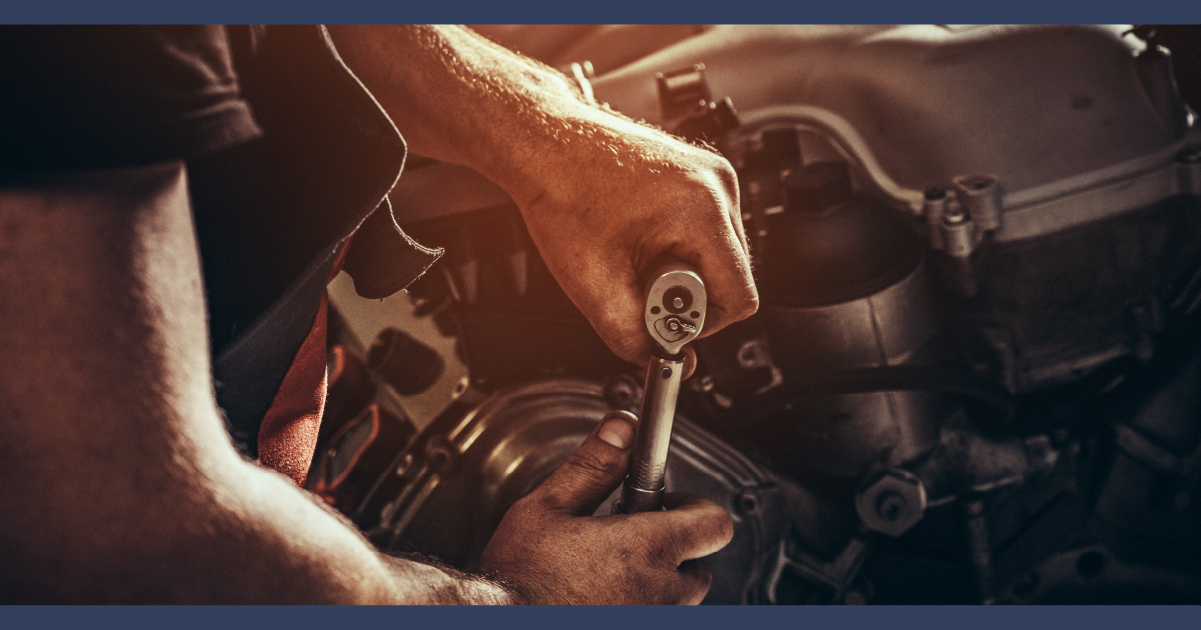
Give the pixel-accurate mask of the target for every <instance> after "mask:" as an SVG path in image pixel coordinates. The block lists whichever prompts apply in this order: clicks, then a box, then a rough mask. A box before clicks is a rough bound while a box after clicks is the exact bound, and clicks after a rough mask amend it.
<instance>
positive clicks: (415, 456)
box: [372, 379, 809, 604]
mask: <svg viewBox="0 0 1201 630" xmlns="http://www.w3.org/2000/svg"><path fill="white" fill-rule="evenodd" d="M604 390H605V388H604V387H603V386H602V384H601V383H600V382H596V381H587V380H580V379H547V380H540V381H534V382H530V383H526V384H523V385H521V386H519V387H515V388H511V389H507V390H503V391H500V392H497V393H495V394H493V395H491V396H489V397H488V398H487V399H484V400H480V399H478V398H472V401H473V402H471V404H470V406H465V407H457V408H452V409H449V410H448V413H447V414H445V415H444V416H442V417H440V418H439V419H438V420H436V421H435V422H434V423H433V424H431V425H430V426H429V427H427V428H426V429H425V430H424V432H423V434H422V436H420V437H419V438H418V439H417V440H416V441H415V443H414V446H412V447H410V449H408V450H407V451H406V452H404V453H402V454H401V455H399V456H398V458H397V468H398V470H397V471H396V474H390V475H389V477H391V478H393V479H396V480H398V481H401V482H403V485H400V486H399V487H398V488H397V489H395V490H393V492H394V494H391V495H390V496H389V497H388V498H389V499H390V501H389V502H388V505H389V506H390V507H389V512H388V514H389V516H390V518H388V519H384V522H383V525H382V528H381V530H382V531H381V532H380V535H379V536H376V535H372V538H373V540H379V539H380V538H382V539H383V540H384V546H385V548H386V549H391V550H404V549H417V550H420V551H421V552H422V553H426V554H429V555H432V556H436V557H438V558H440V559H442V560H444V561H446V562H449V563H452V564H453V565H454V566H472V565H473V564H474V563H475V562H477V561H478V557H479V553H480V552H481V551H482V550H483V549H484V546H485V545H486V544H487V542H488V540H489V538H490V537H491V535H492V532H493V530H494V529H495V528H496V525H497V524H498V523H499V522H500V519H501V517H502V516H503V515H504V514H505V512H506V511H507V510H508V509H509V507H510V506H511V505H512V504H513V503H514V502H515V501H517V500H518V499H520V498H521V497H522V496H524V495H526V494H528V493H529V492H530V491H531V490H533V489H534V488H536V487H537V486H538V485H539V484H540V483H542V481H543V480H544V479H545V478H546V477H547V476H549V475H550V474H551V472H553V471H554V470H555V469H556V468H557V467H558V466H559V465H560V464H561V463H562V462H563V461H564V460H565V459H566V458H567V457H568V455H570V454H571V452H572V451H574V450H575V449H576V448H577V447H578V446H579V445H580V443H582V442H583V441H584V439H585V438H586V437H587V436H588V434H589V433H590V432H591V431H592V430H593V429H594V428H595V427H596V425H597V423H599V422H601V421H602V419H603V418H604V417H605V416H606V415H607V414H609V413H612V408H611V407H610V405H609V402H608V401H607V400H606V394H605V391H604ZM470 391H471V390H468V392H470ZM638 403H639V400H637V398H635V400H633V404H634V405H637V404H638ZM438 436H445V439H438ZM671 442H672V444H671V449H672V458H671V461H670V462H669V463H668V467H667V475H668V477H669V478H670V481H671V486H672V489H673V490H674V491H680V492H686V493H689V494H693V495H696V496H703V497H707V498H709V499H712V500H714V501H716V502H717V503H718V504H719V505H721V506H722V507H724V508H725V509H727V510H728V511H730V513H731V514H733V515H734V523H733V525H734V537H733V540H732V541H731V542H730V544H729V545H727V546H726V547H724V548H723V549H722V550H720V551H718V552H717V553H715V554H713V555H711V556H709V557H707V558H706V562H707V563H708V565H709V566H710V567H711V568H712V571H713V583H712V588H711V589H710V591H709V594H708V595H707V596H706V598H705V603H713V604H748V603H764V602H763V600H762V596H761V595H760V593H761V592H762V590H763V589H762V586H761V585H762V581H763V579H764V577H765V575H764V574H765V573H766V571H767V567H769V566H770V565H771V562H772V560H773V559H774V558H775V555H776V547H777V545H778V544H779V540H780V538H781V537H782V536H783V535H784V533H785V531H784V528H785V525H786V523H787V518H786V516H785V509H786V506H785V501H784V498H783V496H782V489H783V488H788V489H789V490H790V491H791V492H797V493H801V494H802V495H803V496H804V497H808V496H809V495H808V493H807V492H805V491H803V490H801V489H799V488H796V487H795V486H793V485H792V484H789V483H788V482H786V481H781V480H778V479H776V478H775V477H773V476H772V475H770V474H768V473H767V472H766V471H764V470H762V469H761V468H759V467H758V466H757V465H755V464H754V463H753V462H751V460H749V459H748V458H747V457H746V456H744V455H742V454H741V453H739V452H738V451H737V450H735V449H734V448H732V447H731V446H729V445H728V444H726V443H725V442H723V441H721V440H719V439H718V438H716V437H714V436H713V435H712V434H710V433H708V432H707V431H705V430H703V429H701V428H700V427H699V426H697V425H696V424H694V423H692V422H690V421H689V420H688V419H687V418H685V417H683V416H681V417H679V418H677V419H676V422H675V426H674V429H673V431H672V436H671ZM425 443H432V444H434V445H435V449H433V450H435V451H436V448H438V447H441V448H447V449H448V450H451V451H453V452H454V453H455V455H454V457H455V459H457V463H456V464H455V465H454V466H453V467H452V468H450V469H448V472H444V473H440V472H437V471H435V470H434V467H433V466H431V465H430V463H429V462H428V461H427V457H428V455H427V451H428V450H431V449H428V448H423V447H422V446H421V445H422V444H425ZM619 492H620V491H617V492H615V493H614V495H617V494H618V493H619ZM748 495H750V496H753V497H754V498H755V500H754V502H755V506H754V507H755V509H754V510H750V511H748V510H743V509H740V505H741V506H743V507H745V504H746V501H745V497H746V496H748ZM611 498H616V496H613V497H611ZM610 505H611V501H609V500H607V501H605V502H604V503H603V504H602V505H601V506H600V508H599V509H598V511H597V513H596V514H597V515H598V516H601V515H607V514H608V513H609V510H610ZM394 532H395V537H393V533H394Z"/></svg>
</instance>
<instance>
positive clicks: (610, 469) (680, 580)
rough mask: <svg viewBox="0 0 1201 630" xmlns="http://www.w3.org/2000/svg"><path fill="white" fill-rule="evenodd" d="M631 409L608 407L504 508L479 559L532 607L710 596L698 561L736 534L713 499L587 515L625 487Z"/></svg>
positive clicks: (674, 499)
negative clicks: (539, 479) (567, 452)
mask: <svg viewBox="0 0 1201 630" xmlns="http://www.w3.org/2000/svg"><path fill="white" fill-rule="evenodd" d="M636 422H637V421H636V420H635V419H634V417H633V415H631V414H629V413H626V412H613V413H610V414H609V415H607V416H606V417H605V419H604V420H602V422H601V423H600V424H599V425H598V426H597V428H596V429H595V430H593V432H592V434H591V435H589V436H588V438H587V439H586V440H584V443H583V444H582V445H581V446H580V448H579V449H577V450H576V451H575V452H574V453H572V455H571V456H570V457H568V459H567V461H566V462H565V463H564V464H563V465H562V466H561V467H560V468H559V469H558V470H557V471H555V473H554V474H552V475H551V476H550V478H548V479H547V480H546V481H545V482H543V484H542V485H541V486H539V487H538V488H537V489H536V490H534V492H532V493H530V494H529V495H528V496H526V497H525V498H523V499H521V500H520V501H518V502H517V503H516V504H514V505H513V507H512V508H510V509H509V512H508V513H507V514H505V517H504V519H503V520H502V521H501V523H500V526H499V527H498V528H497V530H496V533H495V534H494V535H493V536H492V540H491V541H490V542H489V543H488V546H487V548H486V549H484V553H483V555H482V556H481V558H480V568H481V569H483V570H484V571H486V572H488V573H491V574H494V575H495V576H497V577H499V578H501V579H502V580H503V581H504V582H505V583H506V584H507V585H508V586H509V587H510V588H511V589H513V590H514V591H516V593H517V595H518V596H519V597H521V598H522V599H524V601H525V602H526V603H531V604H581V603H584V604H696V603H700V601H701V600H702V599H703V598H704V597H705V594H706V593H708V592H709V582H710V577H711V576H710V573H709V568H708V566H707V565H706V564H705V563H704V562H703V561H701V560H699V558H702V557H704V556H707V555H709V554H711V553H714V552H716V551H718V550H719V549H721V548H722V547H725V546H726V544H727V543H729V542H730V539H731V538H732V537H733V535H734V525H733V522H732V521H731V520H730V516H729V515H728V514H726V512H725V510H723V509H722V508H721V507H720V506H718V505H717V504H716V503H713V502H712V501H709V500H706V499H700V498H696V497H689V496H685V495H673V494H669V495H667V500H666V503H667V506H668V508H669V509H668V510H667V511H665V512H649V513H643V514H615V515H611V516H592V514H593V513H595V512H596V510H597V508H598V507H600V506H601V503H602V502H604V500H605V499H606V498H607V497H608V496H609V495H610V494H611V493H612V492H613V490H614V489H616V488H617V486H618V485H619V484H620V483H621V480H622V478H623V476H624V475H625V471H626V466H627V464H628V462H629V459H630V446H631V445H632V444H633V441H634V429H635V426H634V424H635V423H636Z"/></svg>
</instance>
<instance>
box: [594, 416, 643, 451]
mask: <svg viewBox="0 0 1201 630" xmlns="http://www.w3.org/2000/svg"><path fill="white" fill-rule="evenodd" d="M596 437H598V438H600V439H602V440H604V441H605V442H606V443H608V444H612V445H613V446H616V447H617V448H620V449H622V450H625V449H627V448H630V443H631V442H633V441H634V427H632V426H630V423H628V422H626V421H625V420H621V419H618V418H614V419H612V420H608V421H606V422H605V423H604V424H603V425H601V428H600V431H597V432H596Z"/></svg>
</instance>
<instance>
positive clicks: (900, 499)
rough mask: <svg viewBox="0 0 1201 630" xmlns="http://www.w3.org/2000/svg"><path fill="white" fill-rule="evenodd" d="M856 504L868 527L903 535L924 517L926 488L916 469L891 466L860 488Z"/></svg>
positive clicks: (881, 531)
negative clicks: (893, 467)
mask: <svg viewBox="0 0 1201 630" xmlns="http://www.w3.org/2000/svg"><path fill="white" fill-rule="evenodd" d="M855 508H856V511H857V512H858V513H859V518H860V519H862V521H863V524H864V525H865V526H867V528H868V529H871V530H873V531H877V532H880V533H882V534H885V535H888V536H900V535H901V534H904V533H905V532H906V531H908V530H909V528H911V527H913V526H914V525H916V524H917V523H918V521H920V520H922V516H923V515H924V513H925V510H926V489H925V487H924V486H923V485H922V481H921V479H919V478H918V477H917V476H916V475H914V474H913V473H911V472H909V471H906V470H900V469H895V470H890V471H887V472H885V473H882V474H881V475H879V476H877V477H876V478H875V480H874V481H871V482H870V483H868V484H867V485H866V486H864V488H863V489H862V490H860V492H859V495H858V496H857V497H855Z"/></svg>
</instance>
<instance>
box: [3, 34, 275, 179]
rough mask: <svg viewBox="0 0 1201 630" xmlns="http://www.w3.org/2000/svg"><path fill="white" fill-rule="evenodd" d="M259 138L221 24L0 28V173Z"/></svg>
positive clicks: (141, 160)
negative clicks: (240, 87) (242, 94)
mask: <svg viewBox="0 0 1201 630" xmlns="http://www.w3.org/2000/svg"><path fill="white" fill-rule="evenodd" d="M260 135H262V131H261V130H260V128H259V126H258V124H257V123H256V122H255V119H254V117H253V115H252V114H251V111H250V107H249V105H247V103H246V101H245V100H244V99H243V98H242V96H241V93H240V90H239V85H238V77H237V74H236V73H235V72H234V68H233V62H232V59H231V53H230V46H229V40H228V35H227V33H226V31H225V29H224V28H223V27H220V26H104V27H96V26H0V174H8V175H11V174H13V173H19V172H25V171H47V170H77V169H96V168H112V167H122V166H136V165H141V164H151V163H155V162H162V161H167V160H172V159H194V158H197V157H201V156H204V155H208V154H211V153H215V152H217V151H220V150H222V149H225V148H228V147H231V146H233V145H236V144H239V143H242V142H245V141H247V140H251V139H254V138H257V137H259V136H260Z"/></svg>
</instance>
